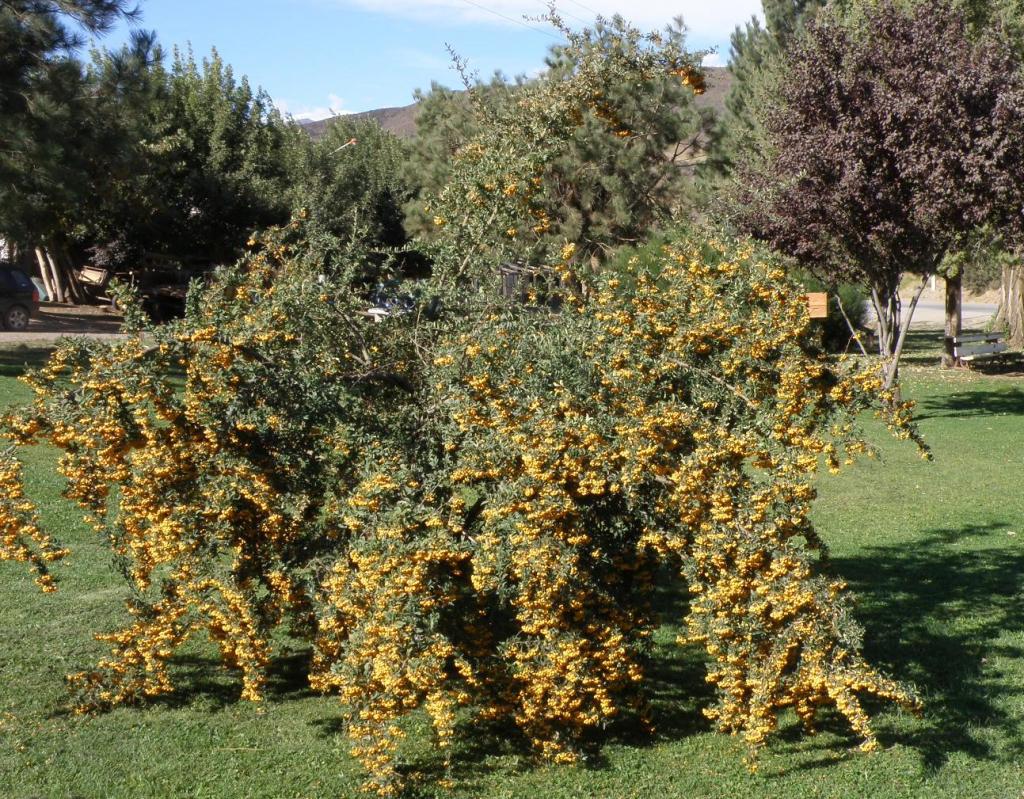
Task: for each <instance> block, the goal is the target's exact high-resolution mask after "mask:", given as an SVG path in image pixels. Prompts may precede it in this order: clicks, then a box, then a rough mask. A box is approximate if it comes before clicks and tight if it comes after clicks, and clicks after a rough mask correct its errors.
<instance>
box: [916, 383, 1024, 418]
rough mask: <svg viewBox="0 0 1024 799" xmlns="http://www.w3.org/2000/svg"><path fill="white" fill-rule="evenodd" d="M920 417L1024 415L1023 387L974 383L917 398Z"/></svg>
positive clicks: (917, 416)
mask: <svg viewBox="0 0 1024 799" xmlns="http://www.w3.org/2000/svg"><path fill="white" fill-rule="evenodd" d="M917 407H918V409H919V410H918V412H916V413H915V414H914V416H915V417H916V418H917V419H918V420H920V419H935V418H941V417H946V418H958V417H960V418H969V417H972V416H1021V415H1024V391H1022V390H1021V389H1019V388H1013V387H1011V388H1008V389H1007V390H1006V391H990V390H984V389H980V388H978V387H977V386H971V389H970V391H963V392H953V393H950V394H944V395H942V396H938V397H926V398H924V399H920V400H918V403H917Z"/></svg>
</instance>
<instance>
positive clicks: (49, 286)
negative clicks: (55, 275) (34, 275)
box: [36, 247, 58, 302]
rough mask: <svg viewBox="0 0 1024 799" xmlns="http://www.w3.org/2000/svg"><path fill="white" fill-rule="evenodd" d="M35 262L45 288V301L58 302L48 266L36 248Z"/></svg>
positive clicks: (40, 251) (39, 250)
mask: <svg viewBox="0 0 1024 799" xmlns="http://www.w3.org/2000/svg"><path fill="white" fill-rule="evenodd" d="M36 261H37V262H38V263H39V276H40V278H42V281H43V285H44V286H45V287H46V299H48V300H49V301H50V302H58V300H57V290H56V289H55V288H54V286H53V280H52V279H51V278H50V265H49V264H48V263H46V258H45V256H44V255H43V251H42V250H41V249H39V248H38V247H36Z"/></svg>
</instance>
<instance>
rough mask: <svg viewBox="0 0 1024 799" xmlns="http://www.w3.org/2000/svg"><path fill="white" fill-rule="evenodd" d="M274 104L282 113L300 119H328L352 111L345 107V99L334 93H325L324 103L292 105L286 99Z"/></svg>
mask: <svg viewBox="0 0 1024 799" xmlns="http://www.w3.org/2000/svg"><path fill="white" fill-rule="evenodd" d="M275 105H277V110H278V111H280V112H281V113H282V114H285V115H286V116H290V117H291V118H292V119H296V120H302V121H312V120H318V119H328V118H329V117H336V116H341V115H343V114H351V113H352V112H351V111H348V110H346V109H345V101H344V100H343V99H342V98H341V97H339V96H338V95H336V94H329V95H327V104H326V105H316V106H307V105H294V104H292V103H290V102H288V101H287V100H278V101H277V103H276V104H275Z"/></svg>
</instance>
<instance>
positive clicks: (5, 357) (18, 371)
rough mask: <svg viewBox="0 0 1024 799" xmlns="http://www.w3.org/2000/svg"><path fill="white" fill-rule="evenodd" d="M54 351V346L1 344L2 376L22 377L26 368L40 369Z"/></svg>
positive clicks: (0, 374) (0, 366)
mask: <svg viewBox="0 0 1024 799" xmlns="http://www.w3.org/2000/svg"><path fill="white" fill-rule="evenodd" d="M52 352H53V347H52V346H47V347H32V346H27V345H24V344H22V345H19V346H14V347H12V346H0V377H20V376H21V375H22V374H24V373H25V370H26V369H38V368H39V367H40V366H43V365H45V364H46V361H47V359H49V357H50V353H52Z"/></svg>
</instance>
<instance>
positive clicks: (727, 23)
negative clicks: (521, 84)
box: [346, 0, 761, 40]
mask: <svg viewBox="0 0 1024 799" xmlns="http://www.w3.org/2000/svg"><path fill="white" fill-rule="evenodd" d="M346 2H348V3H349V4H350V5H356V6H359V7H361V8H364V9H367V10H369V11H377V12H380V13H384V14H393V15H396V16H404V17H412V18H414V19H424V20H432V21H449V22H474V23H488V24H492V25H516V24H519V23H523V22H524V20H523V16H524V15H528V16H531V17H537V16H539V15H541V14H543V13H544V11H545V9H546V7H547V4H546V3H545V2H543V0H346ZM558 10H559V12H560V13H561V14H562V15H563V16H564V17H565V19H566V22H568V23H569V24H570V25H577V24H579V23H581V22H588V23H589V22H592V21H593V18H594V15H595V13H597V14H601V15H602V16H605V17H611V16H613V15H614V14H621V15H622V16H624V17H626V18H627V19H628V20H629V21H630V22H632V23H634V24H635V25H638V26H640V27H642V28H662V27H664V26H665V25H666V24H668V23H669V22H670V21H671V20H672V19H673V17H676V16H679V15H681V16H682V17H683V21H684V22H685V23H686V26H687V28H688V29H689V30H690V33H691V34H692V35H693V36H699V37H701V38H709V39H720V40H724V39H726V38H728V35H729V34H730V33H732V30H733V28H735V27H736V26H737V25H741V24H743V23H744V22H746V21H747V20H748V19H750V17H752V16H754V15H757V16H761V0H718V1H717V2H708V0H631V2H628V3H624V2H622V0H586V2H583V0H580V1H579V2H576V0H559V2H558ZM525 24H527V25H530V26H531V27H537V28H542V29H543V28H545V26H544V24H543V23H539V22H531V21H525ZM547 29H548V30H550V28H547Z"/></svg>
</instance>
